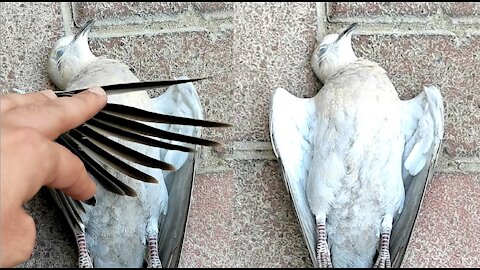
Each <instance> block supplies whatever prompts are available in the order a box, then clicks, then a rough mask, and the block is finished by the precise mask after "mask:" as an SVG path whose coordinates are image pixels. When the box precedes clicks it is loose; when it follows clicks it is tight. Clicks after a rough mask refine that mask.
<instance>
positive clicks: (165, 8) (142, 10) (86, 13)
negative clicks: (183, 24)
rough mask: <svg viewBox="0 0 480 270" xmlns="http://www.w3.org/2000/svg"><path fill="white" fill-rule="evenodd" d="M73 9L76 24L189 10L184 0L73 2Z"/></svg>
mask: <svg viewBox="0 0 480 270" xmlns="http://www.w3.org/2000/svg"><path fill="white" fill-rule="evenodd" d="M72 9H73V13H74V15H75V16H74V18H75V23H76V25H77V26H78V25H83V24H84V23H85V22H86V21H88V20H89V19H95V20H112V19H114V20H125V19H128V18H138V17H140V18H146V17H151V16H161V15H168V16H172V15H178V14H180V13H182V12H185V11H187V10H188V3H186V2H185V3H183V2H73V3H72Z"/></svg>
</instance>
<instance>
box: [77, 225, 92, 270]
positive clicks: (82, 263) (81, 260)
mask: <svg viewBox="0 0 480 270" xmlns="http://www.w3.org/2000/svg"><path fill="white" fill-rule="evenodd" d="M75 238H76V240H77V247H78V268H93V263H92V258H91V257H90V253H89V252H88V248H87V242H86V241H85V234H84V233H79V234H77V235H75Z"/></svg>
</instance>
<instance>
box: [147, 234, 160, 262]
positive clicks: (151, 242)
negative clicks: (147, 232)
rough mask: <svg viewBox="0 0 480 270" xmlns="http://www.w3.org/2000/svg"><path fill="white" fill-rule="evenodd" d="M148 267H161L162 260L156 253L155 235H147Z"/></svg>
mask: <svg viewBox="0 0 480 270" xmlns="http://www.w3.org/2000/svg"><path fill="white" fill-rule="evenodd" d="M147 267H148V268H162V262H161V261H160V256H159V255H158V244H157V237H156V236H150V237H148V265H147Z"/></svg>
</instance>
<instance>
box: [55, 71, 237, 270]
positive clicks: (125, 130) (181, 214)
mask: <svg viewBox="0 0 480 270" xmlns="http://www.w3.org/2000/svg"><path fill="white" fill-rule="evenodd" d="M196 80H198V79H192V80H170V81H155V82H143V83H132V84H119V85H109V86H107V87H105V86H102V87H104V88H106V92H107V94H111V93H112V92H113V93H114V94H125V93H130V92H135V91H145V90H148V89H152V88H159V87H165V86H171V87H172V86H174V85H176V84H181V83H183V84H184V83H185V82H186V81H188V82H189V83H191V82H193V81H196ZM132 85H133V86H132ZM119 89H120V92H118V90H119ZM178 89H179V90H180V91H181V90H182V88H181V87H180V88H178ZM79 90H82V89H74V90H69V91H59V92H57V95H58V96H69V95H71V94H72V93H76V92H78V91H79ZM197 102H199V100H198V101H197ZM142 122H149V123H162V124H167V125H171V126H176V125H178V126H193V127H229V126H230V125H229V124H225V123H221V122H215V121H207V120H202V119H195V118H192V117H188V116H187V117H183V116H182V115H180V116H179V115H170V114H163V113H157V112H152V111H146V110H143V109H140V108H135V107H130V106H127V105H121V104H113V103H107V105H106V106H105V107H104V108H103V109H102V110H101V111H100V112H99V113H98V114H97V115H95V116H94V117H93V118H92V119H90V120H88V121H87V122H85V123H84V124H82V125H81V126H79V127H77V128H74V129H72V130H70V131H68V132H66V133H64V134H62V135H60V136H59V137H58V138H57V142H58V143H60V144H61V145H63V146H65V147H66V148H67V149H69V150H70V151H72V152H73V153H74V154H75V155H77V156H78V157H79V158H80V159H81V160H82V162H83V163H84V165H85V168H86V169H87V171H88V173H89V174H90V175H91V176H93V177H94V178H95V179H96V181H97V183H98V184H100V185H101V186H102V187H103V188H105V189H106V190H107V191H110V192H113V193H115V194H117V195H120V196H137V193H136V192H135V190H134V189H133V188H131V187H130V186H128V185H127V184H125V183H123V182H122V181H120V180H119V179H117V178H116V177H115V176H113V175H112V174H111V173H109V172H108V171H107V170H106V169H105V165H107V166H109V167H111V168H113V169H114V170H116V171H118V172H120V173H122V174H124V175H127V176H129V177H131V178H133V179H137V180H140V181H144V182H149V183H156V182H157V180H156V178H154V177H153V176H151V175H149V174H147V173H144V172H143V171H141V170H138V169H137V168H135V167H133V166H131V165H129V164H128V163H126V162H124V161H122V160H121V159H120V158H122V159H126V160H128V161H132V162H134V163H138V164H142V165H145V166H147V167H151V168H160V169H163V170H172V171H174V170H175V169H176V167H175V166H174V165H172V164H169V163H167V162H165V161H162V160H160V159H161V157H158V158H152V157H150V156H148V155H145V154H142V153H140V152H138V151H136V150H134V149H131V148H129V147H126V146H124V145H122V144H120V143H118V142H116V141H114V140H111V139H110V138H109V137H107V136H111V137H116V138H120V139H123V140H129V141H133V142H136V143H139V144H143V145H148V146H151V147H158V148H162V149H167V150H168V151H175V152H182V153H187V159H190V161H191V162H188V164H189V165H188V166H184V167H182V170H180V171H178V172H176V173H175V174H172V175H170V176H169V178H168V179H169V180H167V181H168V182H166V185H167V188H169V189H170V191H174V192H178V194H174V193H172V192H169V193H170V196H169V205H170V207H171V208H172V209H173V208H178V209H177V210H178V212H177V211H174V210H172V211H169V213H172V216H171V217H170V216H168V217H166V218H165V220H164V222H165V224H167V226H166V227H167V229H162V230H163V231H162V232H163V233H164V234H165V233H167V234H165V235H170V236H171V235H172V234H175V235H176V236H178V237H175V238H173V239H172V240H168V241H177V242H175V243H174V244H175V245H174V246H167V247H162V248H164V249H166V250H165V251H163V253H162V254H163V255H162V256H169V259H168V258H167V259H165V262H169V263H172V262H174V261H175V260H178V258H176V257H175V256H176V254H177V255H178V254H179V253H177V252H179V251H178V250H177V249H175V250H172V249H173V248H174V247H176V248H179V245H180V246H181V243H182V241H183V232H184V229H185V224H186V216H187V215H188V208H189V205H190V204H189V203H190V193H191V188H192V183H193V174H194V171H193V167H192V166H194V164H195V162H194V160H195V159H194V154H195V153H196V151H197V147H198V146H199V145H204V146H219V145H221V143H219V142H217V141H212V140H207V139H203V138H200V135H201V134H200V132H199V131H198V129H195V130H197V131H196V132H192V133H190V134H180V133H176V132H170V131H167V130H162V129H160V128H157V127H153V126H151V125H147V124H144V123H142ZM182 143H186V144H187V145H188V146H182V145H181V144H182ZM118 157H120V158H118ZM183 188H184V189H183ZM180 190H182V192H180ZM49 191H50V193H51V194H52V196H53V198H54V200H55V201H56V202H57V205H58V206H59V208H60V210H61V211H62V212H63V214H64V215H65V217H66V218H67V221H68V223H69V225H70V227H71V228H72V230H73V231H74V233H76V234H77V233H79V232H82V231H83V230H84V226H83V221H82V212H84V210H83V206H82V203H81V202H79V201H76V200H73V199H72V198H70V197H68V196H66V195H65V194H63V193H62V192H60V191H58V190H54V189H49ZM85 203H86V202H85ZM182 222H183V223H182ZM176 225H178V226H176ZM163 237H165V236H163ZM163 241H166V240H165V239H164V240H163ZM167 249H168V250H167ZM177 263H178V262H177Z"/></svg>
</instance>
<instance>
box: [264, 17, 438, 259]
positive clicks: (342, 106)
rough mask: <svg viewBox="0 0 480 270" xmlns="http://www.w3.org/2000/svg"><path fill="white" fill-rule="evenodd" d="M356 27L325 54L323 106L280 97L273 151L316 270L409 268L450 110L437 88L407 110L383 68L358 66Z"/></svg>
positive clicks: (332, 41)
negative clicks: (408, 251)
mask: <svg viewBox="0 0 480 270" xmlns="http://www.w3.org/2000/svg"><path fill="white" fill-rule="evenodd" d="M356 25H357V24H352V25H351V26H350V27H348V28H347V29H346V30H345V31H343V32H342V33H340V34H329V35H327V36H325V37H324V38H323V40H322V41H321V43H320V44H318V45H317V47H316V49H315V51H314V53H313V56H312V60H311V64H312V68H313V71H314V73H315V74H316V76H317V77H318V78H319V79H320V81H321V82H322V83H323V87H322V88H321V89H320V91H319V92H318V93H317V94H316V95H315V96H314V97H312V98H297V97H295V96H293V95H291V94H290V93H288V92H287V91H286V90H284V89H281V88H279V89H277V90H276V91H275V92H274V95H273V96H272V100H271V108H270V134H271V141H272V145H273V149H274V152H275V154H276V156H277V158H278V160H279V164H280V166H281V168H282V170H283V176H284V180H285V182H286V185H287V187H288V189H289V191H290V194H291V196H292V200H293V203H294V206H295V209H296V212H297V216H298V218H299V221H300V224H301V227H302V231H303V234H304V237H305V239H306V242H307V246H308V248H309V251H310V255H311V257H312V261H313V262H314V265H315V266H317V267H372V265H374V266H375V267H390V266H392V262H393V266H395V267H399V266H400V263H401V260H402V259H403V254H404V252H405V248H406V244H407V243H408V241H409V237H410V234H411V232H412V229H413V225H414V222H415V218H416V216H417V213H418V209H419V207H420V203H421V201H422V198H423V194H424V190H425V186H426V183H427V182H428V180H429V179H430V178H431V175H432V173H433V168H434V165H435V162H436V159H437V157H438V153H439V149H440V145H441V141H442V137H443V127H444V108H443V101H442V96H441V94H440V91H439V90H438V89H437V88H436V87H434V86H428V87H424V91H423V92H422V93H420V94H419V95H418V96H416V97H415V98H413V99H411V100H407V101H402V100H400V99H399V97H398V93H397V91H396V90H395V87H394V86H393V84H392V83H391V81H390V79H389V78H388V75H387V72H386V71H385V70H384V69H383V68H381V67H380V66H379V65H378V64H377V63H375V62H372V61H369V60H366V59H362V58H357V57H356V55H355V53H354V51H353V49H352V44H351V43H352V42H351V36H352V30H353V29H354V28H355V27H356ZM402 210H403V211H402ZM400 213H401V214H400ZM392 228H393V234H392ZM390 240H392V241H390ZM389 248H391V252H392V254H390V250H389ZM377 251H378V256H376V252H377ZM390 255H392V256H390ZM375 256H376V257H377V259H376V260H375Z"/></svg>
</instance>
